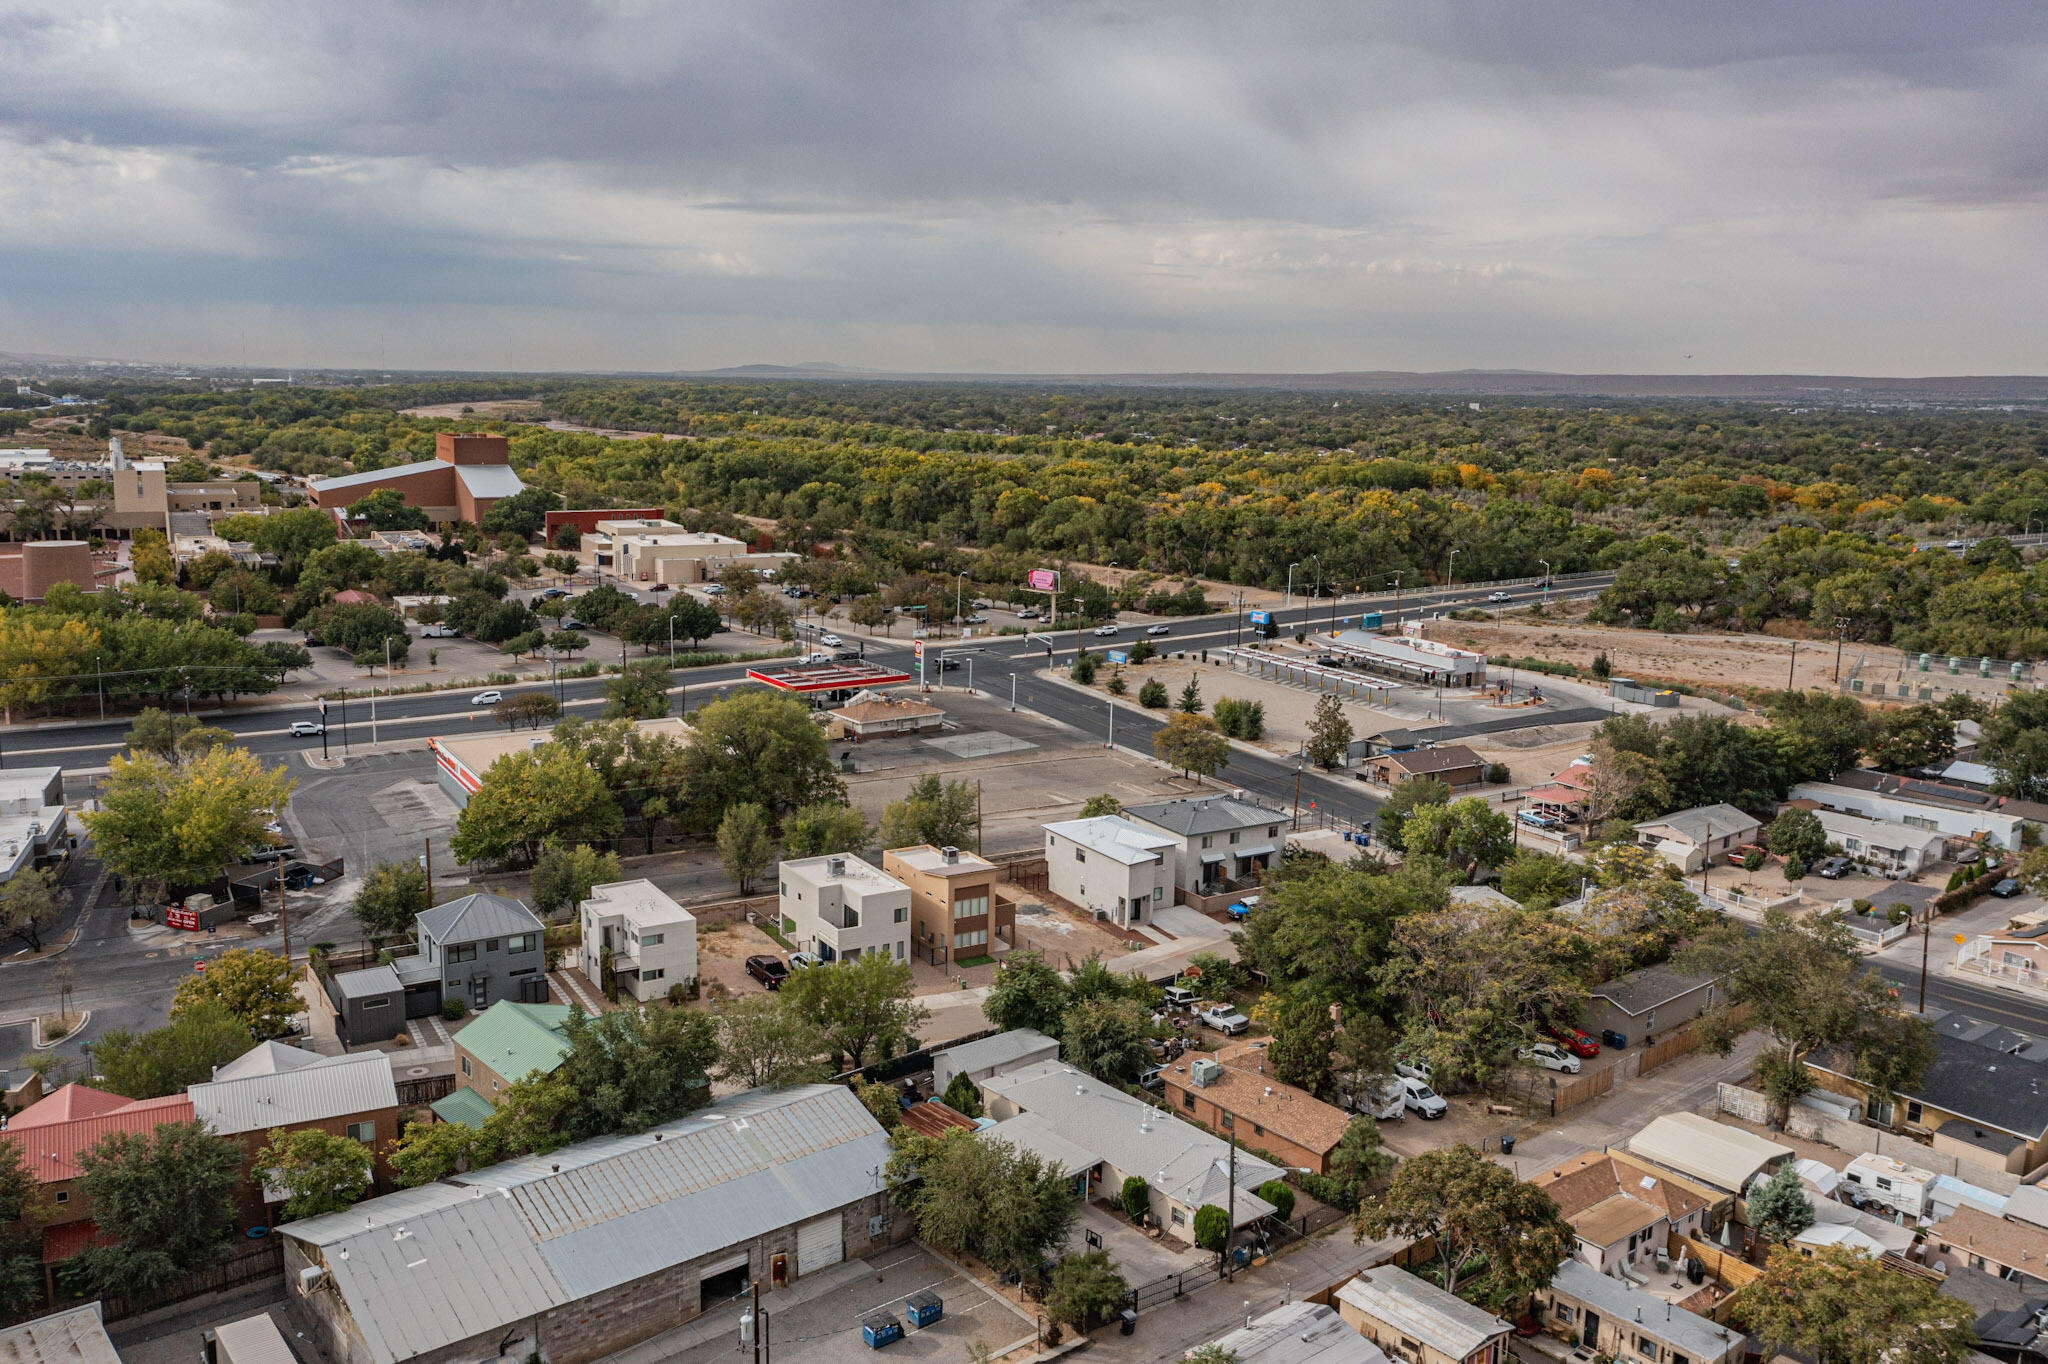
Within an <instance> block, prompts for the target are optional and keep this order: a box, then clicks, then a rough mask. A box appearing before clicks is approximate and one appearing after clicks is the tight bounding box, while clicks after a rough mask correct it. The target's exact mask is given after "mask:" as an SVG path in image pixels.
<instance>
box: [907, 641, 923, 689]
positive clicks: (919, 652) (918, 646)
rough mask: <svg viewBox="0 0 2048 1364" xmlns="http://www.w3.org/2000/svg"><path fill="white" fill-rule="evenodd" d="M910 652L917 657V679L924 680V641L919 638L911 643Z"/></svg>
mask: <svg viewBox="0 0 2048 1364" xmlns="http://www.w3.org/2000/svg"><path fill="white" fill-rule="evenodd" d="M910 652H911V653H912V654H914V655H916V657H917V680H918V681H920V682H922V681H924V641H923V640H919V641H917V643H915V644H913V645H911V646H910Z"/></svg>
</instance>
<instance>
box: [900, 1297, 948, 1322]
mask: <svg viewBox="0 0 2048 1364" xmlns="http://www.w3.org/2000/svg"><path fill="white" fill-rule="evenodd" d="M903 1315H904V1316H906V1317H908V1318H910V1324H911V1325H912V1326H915V1327H916V1328H917V1329H918V1330H920V1331H922V1330H923V1329H924V1328H925V1327H927V1326H929V1325H931V1324H932V1323H933V1322H935V1321H937V1320H938V1319H939V1318H940V1317H943V1316H945V1315H946V1304H945V1302H944V1300H943V1299H941V1298H940V1297H939V1295H938V1294H936V1293H934V1292H932V1291H931V1290H930V1289H926V1290H925V1291H924V1292H922V1293H913V1294H911V1295H910V1296H909V1297H908V1298H905V1299H904V1300H903Z"/></svg>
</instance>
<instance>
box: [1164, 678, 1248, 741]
mask: <svg viewBox="0 0 2048 1364" xmlns="http://www.w3.org/2000/svg"><path fill="white" fill-rule="evenodd" d="M1162 695H1163V690H1162ZM1209 717H1210V718H1211V719H1213V720H1214V721H1215V722H1216V727H1217V728H1218V729H1220V730H1222V731H1223V732H1224V733H1225V734H1227V735H1229V736H1230V737H1231V738H1233V739H1245V740H1256V739H1261V738H1264V737H1265V734H1266V705H1265V703H1264V702H1263V701H1241V700H1239V699H1238V698H1236V697H1234V696H1219V697H1217V698H1216V704H1215V705H1214V706H1211V707H1210V708H1209Z"/></svg>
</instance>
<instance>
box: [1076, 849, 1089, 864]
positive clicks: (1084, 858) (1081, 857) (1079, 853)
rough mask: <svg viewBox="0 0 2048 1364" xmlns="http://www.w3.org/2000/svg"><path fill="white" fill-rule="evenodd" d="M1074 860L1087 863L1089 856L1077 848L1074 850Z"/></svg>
mask: <svg viewBox="0 0 2048 1364" xmlns="http://www.w3.org/2000/svg"><path fill="white" fill-rule="evenodd" d="M1074 860H1075V861H1076V862H1086V861H1087V860H1088V854H1087V853H1084V852H1082V851H1081V850H1080V849H1079V848H1076V849H1074Z"/></svg>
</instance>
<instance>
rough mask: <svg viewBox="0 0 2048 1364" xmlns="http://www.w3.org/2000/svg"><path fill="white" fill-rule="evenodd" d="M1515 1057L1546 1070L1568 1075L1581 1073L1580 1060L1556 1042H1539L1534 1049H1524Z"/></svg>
mask: <svg viewBox="0 0 2048 1364" xmlns="http://www.w3.org/2000/svg"><path fill="white" fill-rule="evenodd" d="M1515 1055H1517V1056H1519V1057H1521V1058H1522V1059H1523V1060H1524V1061H1534V1062H1535V1063H1536V1064H1537V1065H1539V1066H1541V1067H1543V1068H1544V1069H1545V1070H1561V1071H1563V1072H1564V1073H1565V1074H1567V1075H1577V1074H1578V1073H1579V1058H1578V1057H1576V1056H1573V1055H1572V1054H1571V1053H1570V1052H1568V1051H1566V1050H1565V1049H1564V1048H1563V1047H1560V1046H1558V1045H1557V1043H1555V1042H1538V1043H1537V1044H1536V1045H1535V1046H1533V1047H1524V1048H1522V1049H1521V1050H1520V1051H1518V1052H1516V1053H1515Z"/></svg>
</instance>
